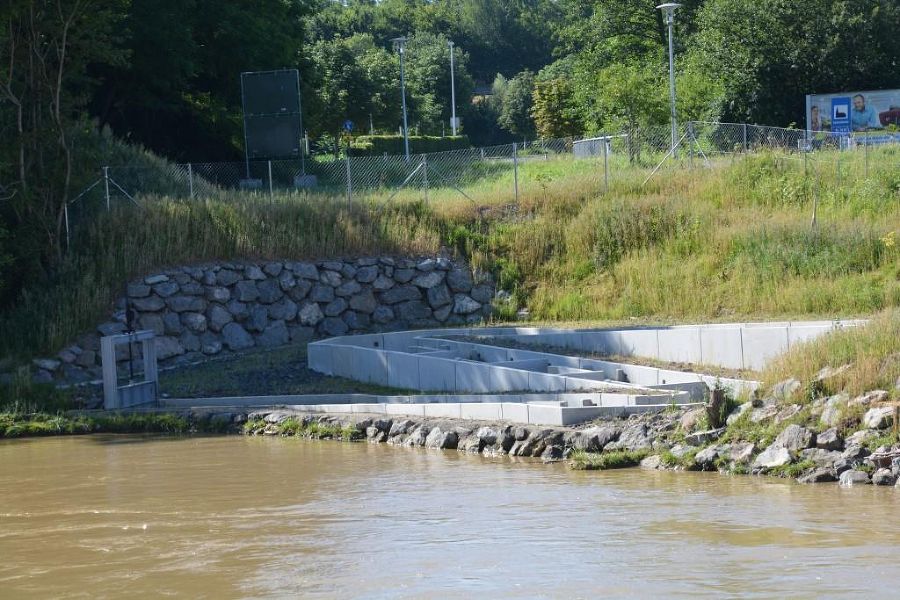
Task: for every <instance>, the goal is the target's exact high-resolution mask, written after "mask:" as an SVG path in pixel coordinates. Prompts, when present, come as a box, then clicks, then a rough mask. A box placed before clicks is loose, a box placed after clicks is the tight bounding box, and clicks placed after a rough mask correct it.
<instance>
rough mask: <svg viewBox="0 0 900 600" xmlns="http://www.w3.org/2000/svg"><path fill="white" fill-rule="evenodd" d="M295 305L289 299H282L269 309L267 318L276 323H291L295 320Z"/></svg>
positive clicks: (296, 308)
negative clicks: (276, 321)
mask: <svg viewBox="0 0 900 600" xmlns="http://www.w3.org/2000/svg"><path fill="white" fill-rule="evenodd" d="M298 310H299V309H298V307H297V303H296V302H294V301H293V300H291V299H290V298H283V299H282V300H281V301H279V302H276V303H275V304H273V305H272V306H270V307H269V317H270V318H272V319H275V320H278V321H293V320H294V319H296V318H297V311H298Z"/></svg>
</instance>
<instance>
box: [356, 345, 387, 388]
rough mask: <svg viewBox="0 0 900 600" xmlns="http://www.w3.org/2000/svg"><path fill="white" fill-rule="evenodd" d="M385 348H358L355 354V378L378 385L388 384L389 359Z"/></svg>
mask: <svg viewBox="0 0 900 600" xmlns="http://www.w3.org/2000/svg"><path fill="white" fill-rule="evenodd" d="M385 354H386V353H385V352H384V351H383V350H370V349H369V348H356V349H355V351H354V354H353V372H354V375H353V379H355V380H356V381H362V382H365V383H374V384H376V385H388V381H389V378H388V361H387V356H385Z"/></svg>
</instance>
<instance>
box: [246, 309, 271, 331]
mask: <svg viewBox="0 0 900 600" xmlns="http://www.w3.org/2000/svg"><path fill="white" fill-rule="evenodd" d="M268 325H269V311H268V309H267V308H266V307H265V306H261V305H259V304H255V305H253V308H251V309H250V317H249V318H248V319H247V322H246V324H245V325H244V327H246V328H247V331H255V332H262V331H263V330H265V328H266V327H268Z"/></svg>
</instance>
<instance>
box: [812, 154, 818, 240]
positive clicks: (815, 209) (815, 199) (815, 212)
mask: <svg viewBox="0 0 900 600" xmlns="http://www.w3.org/2000/svg"><path fill="white" fill-rule="evenodd" d="M813 169H814V170H815V175H816V187H815V188H814V189H815V192H814V195H813V214H812V229H813V233H815V232H816V230H817V226H818V222H817V217H818V214H819V169H817V168H816V165H815V164H813Z"/></svg>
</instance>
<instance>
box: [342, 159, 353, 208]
mask: <svg viewBox="0 0 900 600" xmlns="http://www.w3.org/2000/svg"><path fill="white" fill-rule="evenodd" d="M344 163H345V164H346V166H347V206H348V207H349V206H351V204H352V198H353V183H352V182H351V180H350V156H349V155H348V156H347V157H346V159H344Z"/></svg>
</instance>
